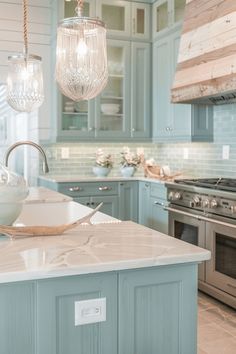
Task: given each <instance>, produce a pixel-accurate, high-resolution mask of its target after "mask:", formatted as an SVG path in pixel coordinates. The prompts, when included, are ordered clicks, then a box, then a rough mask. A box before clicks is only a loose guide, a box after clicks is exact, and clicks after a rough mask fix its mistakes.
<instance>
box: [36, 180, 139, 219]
mask: <svg viewBox="0 0 236 354" xmlns="http://www.w3.org/2000/svg"><path fill="white" fill-rule="evenodd" d="M38 184H39V186H43V187H46V188H49V189H53V190H55V191H57V192H60V193H62V194H65V195H68V196H70V197H72V198H73V200H74V201H75V202H77V203H81V204H83V205H86V206H89V207H90V208H96V206H98V204H100V203H101V202H103V205H102V207H101V209H100V211H101V212H103V213H104V214H107V215H110V216H113V217H114V218H117V219H120V220H132V221H135V222H138V182H137V181H122V182H113V181H112V182H111V181H99V182H73V183H72V182H65V183H64V182H51V181H47V180H45V179H43V178H42V179H41V178H39V181H38Z"/></svg>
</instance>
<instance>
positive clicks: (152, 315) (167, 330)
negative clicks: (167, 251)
mask: <svg viewBox="0 0 236 354" xmlns="http://www.w3.org/2000/svg"><path fill="white" fill-rule="evenodd" d="M118 299H119V328H118V333H119V354H130V353H132V354H196V353H197V343H196V331H197V267H196V266H192V267H191V266H187V267H186V266H184V265H179V266H166V267H160V268H158V267H157V268H153V269H149V270H146V269H141V270H137V271H133V270H130V271H125V272H121V274H120V283H119V297H118Z"/></svg>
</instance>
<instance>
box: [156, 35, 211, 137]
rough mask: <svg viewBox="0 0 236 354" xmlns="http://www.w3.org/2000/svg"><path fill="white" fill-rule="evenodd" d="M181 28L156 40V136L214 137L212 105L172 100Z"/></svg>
mask: <svg viewBox="0 0 236 354" xmlns="http://www.w3.org/2000/svg"><path fill="white" fill-rule="evenodd" d="M179 41H180V29H178V30H176V29H174V30H173V29H172V30H170V31H169V32H168V33H167V34H165V35H164V36H163V37H161V38H160V39H158V40H157V41H156V42H154V44H153V140H154V141H158V142H178V141H181V142H188V141H203V142H204V141H213V107H212V106H206V105H204V106H203V105H190V104H172V103H170V102H171V86H172V84H173V80H174V75H175V68H176V63H177V57H178V48H179Z"/></svg>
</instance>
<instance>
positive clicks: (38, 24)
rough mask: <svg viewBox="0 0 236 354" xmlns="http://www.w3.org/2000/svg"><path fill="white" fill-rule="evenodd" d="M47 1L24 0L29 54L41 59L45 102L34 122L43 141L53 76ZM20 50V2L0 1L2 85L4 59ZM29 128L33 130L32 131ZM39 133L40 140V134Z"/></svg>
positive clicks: (48, 122)
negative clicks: (26, 9) (26, 5)
mask: <svg viewBox="0 0 236 354" xmlns="http://www.w3.org/2000/svg"><path fill="white" fill-rule="evenodd" d="M51 23H52V5H51V0H28V32H29V33H28V38H29V52H30V53H31V54H37V55H39V56H41V57H42V62H43V75H44V89H45V101H44V103H43V105H42V106H41V108H40V109H39V116H38V119H37V122H35V123H34V129H35V136H36V135H38V137H39V140H40V139H42V140H47V139H49V136H50V128H51V127H50V125H51V121H50V120H51V108H52V107H51V101H52V98H51V95H52V79H53V77H54V73H53V72H52V65H51V55H52V50H51V32H52V26H51ZM22 50H23V5H22V0H1V1H0V83H5V82H6V76H7V58H8V56H9V55H12V54H14V53H17V52H18V53H22ZM32 129H33V128H32ZM36 130H37V132H36ZM41 132H42V138H41V137H40V134H41Z"/></svg>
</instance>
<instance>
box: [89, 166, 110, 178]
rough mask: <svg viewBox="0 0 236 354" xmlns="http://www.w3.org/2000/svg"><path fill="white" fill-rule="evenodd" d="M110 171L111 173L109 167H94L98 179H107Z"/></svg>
mask: <svg viewBox="0 0 236 354" xmlns="http://www.w3.org/2000/svg"><path fill="white" fill-rule="evenodd" d="M110 171H111V169H110V168H108V167H102V166H94V167H93V173H94V174H95V175H96V176H97V177H106V176H107V175H108V174H109V172H110Z"/></svg>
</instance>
